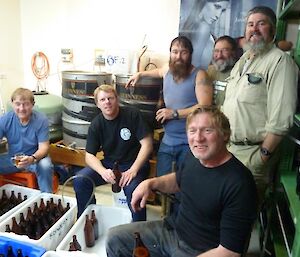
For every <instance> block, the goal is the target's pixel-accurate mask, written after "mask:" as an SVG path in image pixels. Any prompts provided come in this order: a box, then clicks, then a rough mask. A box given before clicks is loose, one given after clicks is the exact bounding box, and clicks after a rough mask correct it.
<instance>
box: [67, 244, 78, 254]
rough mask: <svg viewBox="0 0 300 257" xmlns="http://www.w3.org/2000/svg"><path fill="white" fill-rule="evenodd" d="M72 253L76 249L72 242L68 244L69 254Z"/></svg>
mask: <svg viewBox="0 0 300 257" xmlns="http://www.w3.org/2000/svg"><path fill="white" fill-rule="evenodd" d="M72 251H77V249H76V247H75V244H74V243H73V242H70V246H69V252H72Z"/></svg>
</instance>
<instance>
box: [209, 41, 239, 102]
mask: <svg viewBox="0 0 300 257" xmlns="http://www.w3.org/2000/svg"><path fill="white" fill-rule="evenodd" d="M236 54H237V43H236V41H235V40H234V39H233V38H232V37H230V36H222V37H219V38H218V39H217V40H216V43H215V46H214V50H213V59H212V64H211V65H209V66H208V69H207V73H208V76H209V78H210V80H211V81H212V82H213V85H214V104H215V105H217V106H221V105H222V104H223V102H224V99H225V92H226V85H227V83H226V81H225V79H226V78H227V77H229V75H230V71H231V69H232V67H233V66H234V64H235V62H236V60H237V58H236Z"/></svg>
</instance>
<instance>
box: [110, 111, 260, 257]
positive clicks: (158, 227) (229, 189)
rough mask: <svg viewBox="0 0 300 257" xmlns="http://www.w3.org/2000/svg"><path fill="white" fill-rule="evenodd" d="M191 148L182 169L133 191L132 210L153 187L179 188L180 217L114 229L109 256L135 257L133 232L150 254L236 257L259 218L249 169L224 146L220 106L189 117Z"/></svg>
mask: <svg viewBox="0 0 300 257" xmlns="http://www.w3.org/2000/svg"><path fill="white" fill-rule="evenodd" d="M187 136H188V142H189V147H190V151H189V152H188V154H187V156H186V159H185V161H184V163H183V166H182V168H181V169H180V170H178V172H176V173H171V174H168V175H165V176H161V177H156V178H151V179H147V180H145V181H143V182H142V183H141V184H139V186H138V187H137V188H136V189H135V191H134V192H133V194H132V201H131V205H132V208H133V210H134V211H139V210H140V209H141V208H144V207H145V204H146V201H147V197H148V196H149V194H150V193H151V191H161V192H164V193H174V192H179V191H180V192H181V203H180V206H179V211H178V214H177V216H176V217H174V216H170V217H167V218H165V219H164V220H159V221H148V222H136V223H134V224H133V223H132V224H126V225H121V226H117V227H114V228H111V229H110V231H109V234H108V238H107V243H106V251H107V255H108V257H121V256H131V253H132V251H133V247H134V240H133V233H134V232H140V234H141V238H142V240H143V242H144V244H145V245H146V246H147V248H148V249H149V251H150V256H153V257H156V256H171V257H195V256H198V257H201V256H218V257H228V256H232V257H238V256H241V253H243V252H244V250H245V247H246V245H247V242H248V239H249V236H250V233H251V229H252V224H253V222H254V221H255V219H256V216H257V192H256V186H255V182H254V179H253V176H252V174H251V172H250V171H249V170H248V169H247V168H246V167H245V166H244V165H243V164H242V163H241V162H240V161H239V160H238V159H236V158H235V157H234V156H233V155H232V154H231V153H230V152H228V150H227V148H226V144H227V143H228V140H229V138H230V125H229V121H228V119H227V118H226V116H225V115H224V114H223V113H222V112H221V111H220V110H219V109H217V108H216V107H202V108H198V109H197V110H195V111H194V112H193V113H191V114H190V115H189V116H188V118H187Z"/></svg>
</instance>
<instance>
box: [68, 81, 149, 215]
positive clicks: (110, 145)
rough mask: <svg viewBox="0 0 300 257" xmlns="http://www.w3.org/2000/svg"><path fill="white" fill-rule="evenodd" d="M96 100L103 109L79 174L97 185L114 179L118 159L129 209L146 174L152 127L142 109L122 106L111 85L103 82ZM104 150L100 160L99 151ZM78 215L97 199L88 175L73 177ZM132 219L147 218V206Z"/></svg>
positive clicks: (95, 124) (97, 117) (90, 134)
mask: <svg viewBox="0 0 300 257" xmlns="http://www.w3.org/2000/svg"><path fill="white" fill-rule="evenodd" d="M94 97H95V102H96V105H97V107H98V108H99V109H100V110H101V113H100V114H99V115H98V116H96V117H95V118H94V119H93V121H92V122H91V125H90V127H89V131H88V137H87V143H86V155H85V161H86V164H87V165H88V167H85V168H84V169H82V170H80V171H79V173H78V174H80V175H83V176H87V177H89V178H90V179H91V180H93V181H94V183H95V185H96V186H99V185H103V184H106V183H111V184H114V183H115V175H114V173H113V171H112V167H113V163H114V162H115V161H118V163H119V169H120V171H121V172H122V177H121V179H120V183H119V185H120V186H121V187H122V188H123V190H124V193H125V195H126V199H127V202H128V206H129V208H130V210H132V208H131V205H130V201H131V197H132V192H133V190H134V189H135V188H136V187H137V186H138V184H139V183H140V182H141V181H143V180H145V179H146V178H147V175H148V172H149V162H148V159H149V155H150V153H151V152H152V139H151V132H150V130H149V128H148V127H147V126H146V124H145V123H144V121H143V118H142V116H141V114H140V112H139V110H137V109H134V108H130V107H120V106H119V100H118V96H117V93H116V91H115V89H114V87H112V86H110V85H101V86H100V87H98V88H97V89H96V90H95V92H94ZM99 151H103V152H104V159H103V160H101V161H99V159H98V158H97V157H96V154H97V152H99ZM74 190H75V192H76V199H77V206H78V213H77V216H78V217H79V216H80V215H81V214H82V212H83V211H84V209H85V208H86V205H87V204H92V203H96V199H95V196H92V200H91V202H89V199H90V198H91V195H92V191H93V185H92V183H91V181H90V180H89V179H87V178H84V177H82V176H79V177H77V178H75V180H74ZM132 219H133V221H143V220H146V208H145V207H144V208H142V209H140V210H139V211H137V212H132Z"/></svg>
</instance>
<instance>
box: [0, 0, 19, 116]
mask: <svg viewBox="0 0 300 257" xmlns="http://www.w3.org/2000/svg"><path fill="white" fill-rule="evenodd" d="M19 2H20V1H19V0H0V31H1V40H0V111H2V107H3V106H5V105H6V102H7V101H8V99H9V98H10V95H11V93H12V91H13V90H14V88H16V87H18V86H20V85H21V84H22V83H23V61H22V57H23V56H22V40H21V30H20V25H21V22H20V6H19V4H20V3H19ZM2 101H3V103H2Z"/></svg>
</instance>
